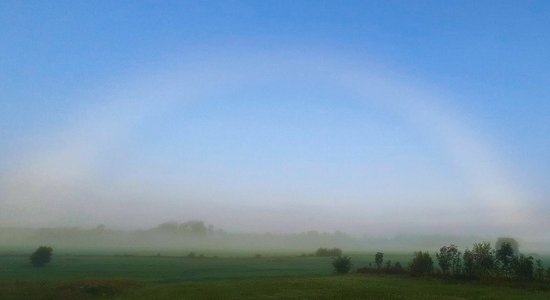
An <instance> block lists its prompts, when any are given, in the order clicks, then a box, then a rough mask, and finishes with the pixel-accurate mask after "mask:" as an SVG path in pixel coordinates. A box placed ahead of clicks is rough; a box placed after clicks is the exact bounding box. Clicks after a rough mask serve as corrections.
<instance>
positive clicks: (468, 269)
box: [463, 249, 474, 277]
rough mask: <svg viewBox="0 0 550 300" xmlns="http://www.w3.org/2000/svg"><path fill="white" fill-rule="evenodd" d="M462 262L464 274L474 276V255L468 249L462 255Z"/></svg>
mask: <svg viewBox="0 0 550 300" xmlns="http://www.w3.org/2000/svg"><path fill="white" fill-rule="evenodd" d="M463 261H464V268H463V269H464V274H465V275H467V276H469V277H472V276H473V275H474V254H473V253H472V251H470V250H469V249H466V250H465V251H464V255H463Z"/></svg>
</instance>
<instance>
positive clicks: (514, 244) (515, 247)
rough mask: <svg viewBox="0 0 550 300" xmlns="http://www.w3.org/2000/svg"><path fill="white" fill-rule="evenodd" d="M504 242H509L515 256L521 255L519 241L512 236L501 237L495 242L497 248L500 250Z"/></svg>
mask: <svg viewBox="0 0 550 300" xmlns="http://www.w3.org/2000/svg"><path fill="white" fill-rule="evenodd" d="M504 244H508V245H510V246H511V247H512V252H513V254H514V256H518V255H519V243H518V241H516V240H515V239H514V238H511V237H499V238H498V239H497V241H496V243H495V249H496V250H497V251H498V250H499V249H500V248H501V247H502V246H503V245H504Z"/></svg>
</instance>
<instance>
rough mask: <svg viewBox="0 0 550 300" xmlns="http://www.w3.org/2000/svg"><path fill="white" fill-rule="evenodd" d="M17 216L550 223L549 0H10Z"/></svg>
mask: <svg viewBox="0 0 550 300" xmlns="http://www.w3.org/2000/svg"><path fill="white" fill-rule="evenodd" d="M0 129H1V130H0V154H1V155H0V226H60V225H70V226H75V225H76V226H93V225H96V224H99V223H104V224H106V225H107V226H111V227H117V228H136V227H138V228H143V227H148V226H153V225H155V224H158V223H160V222H163V221H167V220H178V221H179V220H188V219H202V220H205V221H207V222H209V223H213V224H215V225H217V226H219V227H222V228H226V229H228V230H237V231H273V232H296V231H303V230H310V229H317V230H326V231H333V230H337V229H339V230H343V231H346V232H351V233H354V234H375V235H379V234H390V235H391V234H397V233H409V232H414V233H453V234H465V235H473V234H495V235H496V234H507V233H512V234H517V235H525V236H529V237H532V238H533V239H546V238H548V237H547V236H546V235H545V234H546V233H545V232H544V228H547V227H548V226H549V225H550V223H549V221H547V219H548V218H547V216H548V215H549V214H550V202H549V200H550V185H549V184H548V183H549V182H550V155H549V153H550V151H549V150H550V3H549V2H548V1H218V2H208V1H1V2H0Z"/></svg>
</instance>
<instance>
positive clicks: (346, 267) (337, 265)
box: [332, 256, 351, 274]
mask: <svg viewBox="0 0 550 300" xmlns="http://www.w3.org/2000/svg"><path fill="white" fill-rule="evenodd" d="M332 266H333V267H334V270H335V271H336V273H339V274H346V273H349V271H350V270H351V257H349V256H338V257H335V258H334V259H333V260H332Z"/></svg>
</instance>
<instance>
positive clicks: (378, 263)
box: [374, 252, 384, 269]
mask: <svg viewBox="0 0 550 300" xmlns="http://www.w3.org/2000/svg"><path fill="white" fill-rule="evenodd" d="M383 262H384V253H382V252H376V254H375V255H374V263H375V264H376V267H377V268H378V269H380V268H381V267H382V263H383Z"/></svg>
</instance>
